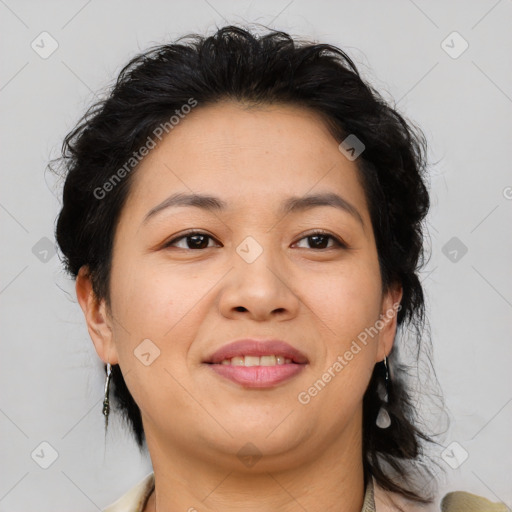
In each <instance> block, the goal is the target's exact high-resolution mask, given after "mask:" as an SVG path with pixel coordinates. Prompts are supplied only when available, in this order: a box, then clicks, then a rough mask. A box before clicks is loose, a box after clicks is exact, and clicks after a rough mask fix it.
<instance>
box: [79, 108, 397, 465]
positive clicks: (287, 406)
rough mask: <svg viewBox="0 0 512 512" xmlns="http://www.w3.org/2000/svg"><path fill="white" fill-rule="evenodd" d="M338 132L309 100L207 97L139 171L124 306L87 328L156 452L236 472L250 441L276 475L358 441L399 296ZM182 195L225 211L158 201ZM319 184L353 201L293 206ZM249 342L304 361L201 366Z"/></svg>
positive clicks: (118, 276)
mask: <svg viewBox="0 0 512 512" xmlns="http://www.w3.org/2000/svg"><path fill="white" fill-rule="evenodd" d="M339 142H341V141H336V140H335V139H334V138H333V137H332V136H331V135H330V133H329V132H328V131H327V128H326V127H325V125H324V124H323V122H322V120H321V119H320V118H319V117H317V115H316V114H314V113H312V112H310V111H308V110H305V109H301V108H299V107H292V106H267V107H265V108H253V109H251V110H247V109H244V108H243V107H241V106H240V105H238V104H235V103H228V102H226V103H221V104H217V105H214V106H206V107H201V106H198V107H197V108H196V109H195V110H194V111H193V112H192V113H190V114H189V115H188V116H187V117H186V118H185V119H184V120H182V121H181V122H180V124H179V125H177V126H175V127H174V129H173V130H172V131H171V132H170V134H169V135H168V136H167V137H166V138H164V139H163V140H162V142H161V143H160V145H159V146H157V147H156V148H155V149H153V150H151V151H150V153H149V154H148V156H147V157H146V158H145V159H144V160H143V161H142V162H141V164H140V166H139V168H138V169H137V170H136V171H134V172H135V174H134V176H133V178H134V180H133V182H132V188H131V191H130V194H129V196H128V199H127V202H126V203H125V205H124V207H123V210H122V213H121V217H120V219H119V224H118V227H117V230H116V234H115V240H114V246H113V260H112V274H111V303H112V316H110V315H109V313H108V312H107V311H106V309H105V307H104V303H102V304H101V307H100V309H99V310H98V315H96V316H95V317H94V318H96V319H98V318H104V322H103V323H102V322H101V321H98V323H96V324H94V325H93V323H94V322H95V321H96V320H94V319H93V317H92V316H91V317H89V318H88V324H89V330H90V332H91V336H92V338H93V340H94V343H95V346H96V349H97V352H98V354H99V355H100V357H102V359H103V360H104V361H109V362H111V363H113V364H114V363H118V364H120V366H121V369H122V372H123V375H124V376H125V380H126V383H127V386H128V388H129V390H130V392H131V393H132V395H133V397H134V399H135V401H136V402H137V404H138V405H139V407H140V409H141V413H142V418H143V423H144V429H145V433H146V437H147V439H148V446H149V447H150V450H151V448H152V447H157V446H158V450H161V451H162V450H169V451H172V452H173V453H178V452H180V453H183V454H186V455H187V456H188V457H190V456H192V457H195V458H196V459H203V460H210V461H211V460H215V461H216V463H217V464H218V465H222V464H225V465H226V466H228V465H232V464H233V461H235V462H237V459H236V458H237V457H238V456H237V454H239V451H240V450H241V449H242V452H241V453H244V451H243V450H246V451H247V450H249V451H251V450H253V451H254V452H255V454H258V453H261V454H264V455H265V456H266V457H264V458H263V459H262V461H261V462H258V464H260V465H261V467H262V468H264V467H265V464H266V462H265V461H271V463H272V466H269V467H272V468H273V469H276V467H279V465H280V464H282V466H283V467H285V466H286V465H290V464H292V463H297V464H299V463H303V462H304V460H306V459H307V458H314V457H315V456H316V455H317V454H319V453H321V452H322V451H323V450H325V449H327V448H330V447H333V446H334V445H336V444H337V443H342V442H344V443H345V446H346V443H347V440H351V441H352V442H353V443H354V446H359V445H358V442H360V437H359V436H360V431H361V421H362V398H363V394H364V392H365V390H366V388H367V385H368V382H369V379H370V377H371V374H372V371H373V368H374V365H375V364H376V363H377V362H378V361H381V360H382V359H383V358H384V356H385V355H386V354H387V353H389V351H390V350H391V346H392V342H393V338H394V334H395V329H396V321H395V317H396V314H395V313H396V310H395V309H393V305H394V304H396V303H398V302H399V301H400V298H401V290H399V289H398V290H396V291H394V292H392V293H393V294H391V292H390V293H388V294H385V295H383V294H382V289H381V278H380V272H379V265H378V258H377V250H376V246H375V240H374V234H373V231H372V226H371V222H370V217H369V212H368V205H367V204H366V200H365V195H364V192H363V188H362V187H361V184H360V182H359V180H358V171H357V168H356V162H354V161H350V160H349V159H347V158H346V157H345V156H344V154H343V153H342V152H341V151H340V150H339V149H338V144H339ZM178 193H180V194H186V195H188V194H198V195H208V196H214V197H215V198H217V200H218V201H220V202H222V204H224V206H223V207H222V208H220V207H213V206H212V205H213V203H212V202H211V201H210V202H209V203H206V204H207V205H210V206H211V208H201V207H198V206H191V205H183V204H182V205H174V206H168V207H165V208H164V207H163V208H159V205H162V204H163V203H164V202H165V201H166V200H167V199H168V198H169V197H171V196H173V195H175V194H178ZM323 194H336V195H338V196H339V197H341V198H342V199H343V200H344V201H345V202H346V203H347V204H350V205H351V207H346V208H342V207H339V205H338V206H336V205H333V204H334V203H332V204H331V205H326V204H321V205H318V204H317V205H315V204H314V201H311V202H310V203H309V206H308V204H307V203H306V204H304V203H303V204H302V206H303V207H297V208H295V209H288V210H286V209H285V205H286V204H289V201H290V200H291V199H292V198H293V199H296V200H298V201H299V203H298V204H299V205H300V204H301V203H300V201H303V200H304V199H305V198H306V197H308V196H312V195H323ZM332 197H334V196H332ZM104 200H108V196H107V198H106V199H104ZM155 208H157V210H158V211H155ZM350 209H351V210H352V211H349V210H350ZM152 211H153V213H152V214H150V212H152ZM148 214H149V215H148ZM319 230H321V231H324V232H327V233H328V235H329V236H328V235H325V234H318V231H319ZM188 231H193V232H199V233H200V234H199V235H197V234H196V236H195V237H194V236H192V237H190V235H189V238H186V237H185V235H186V234H187V232H188ZM315 233H316V235H317V237H315V236H314V234H315ZM180 237H184V238H180ZM308 237H310V238H308ZM336 239H339V241H340V242H341V243H344V244H346V247H343V246H342V245H338V243H337V242H336ZM172 240H175V241H174V242H173V243H169V242H172ZM80 279H81V278H80ZM81 286H82V285H81V284H80V283H78V282H77V290H78V289H80V287H81ZM81 304H82V301H81ZM379 318H380V319H381V320H382V319H383V320H384V322H382V321H381V322H377V321H378V320H379ZM376 324H377V330H378V332H377V333H376V334H375V331H376V329H375V326H376ZM372 327H373V330H372V331H369V330H370V328H372ZM365 329H366V331H365ZM365 332H366V337H365V335H364V334H363V333H365ZM369 332H371V333H373V335H372V334H368V333H369ZM243 338H255V339H259V340H269V339H278V340H283V341H285V342H286V343H288V344H289V345H291V346H292V347H294V348H295V349H297V350H299V351H300V352H302V353H303V354H304V355H305V357H306V358H307V361H308V362H307V364H304V365H302V366H301V367H300V371H298V372H297V373H296V374H295V375H294V376H292V377H290V378H288V379H286V380H284V381H281V382H278V383H272V382H270V383H269V382H267V383H265V382H263V383H262V385H261V387H254V386H255V384H254V383H253V384H252V385H251V384H250V383H249V384H244V383H240V382H235V381H232V380H230V379H228V378H226V377H224V376H222V375H220V374H219V373H217V372H216V371H214V369H213V368H212V366H213V365H211V364H207V363H206V362H205V361H207V360H208V357H209V356H210V355H211V354H212V353H213V352H215V351H216V350H218V349H220V348H221V347H222V346H223V345H225V344H227V343H230V342H232V341H235V340H239V339H243ZM363 339H364V341H363ZM336 363H337V364H336ZM251 372H252V373H255V372H256V370H255V369H252V370H249V373H251ZM326 375H327V376H326ZM329 377H330V378H329ZM251 378H252V377H249V379H251ZM319 381H321V382H320V383H319ZM315 385H316V387H315ZM315 391H316V392H315ZM247 443H252V445H247ZM212 457H214V458H213V459H212ZM240 460H241V459H240Z"/></svg>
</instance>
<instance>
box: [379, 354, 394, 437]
mask: <svg viewBox="0 0 512 512" xmlns="http://www.w3.org/2000/svg"><path fill="white" fill-rule="evenodd" d="M383 362H384V368H385V369H386V377H385V390H382V384H380V383H379V388H378V394H379V397H380V399H381V400H382V401H383V402H384V404H387V403H388V402H389V371H388V358H387V357H384V361H383ZM375 424H376V425H377V427H379V428H382V429H385V428H388V427H389V426H390V425H391V418H390V417H389V413H388V411H387V409H386V407H385V406H384V405H381V407H380V409H379V414H377V420H376V421H375Z"/></svg>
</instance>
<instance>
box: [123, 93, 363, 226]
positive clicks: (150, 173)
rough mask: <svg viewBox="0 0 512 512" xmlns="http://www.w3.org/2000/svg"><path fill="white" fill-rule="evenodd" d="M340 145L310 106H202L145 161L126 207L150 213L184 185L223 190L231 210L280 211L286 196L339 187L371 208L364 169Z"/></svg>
mask: <svg viewBox="0 0 512 512" xmlns="http://www.w3.org/2000/svg"><path fill="white" fill-rule="evenodd" d="M338 144H339V142H338V141H337V140H336V139H335V138H334V137H333V135H332V134H331V133H330V131H329V130H328V128H327V125H326V123H325V121H324V119H323V118H322V117H321V116H320V115H319V114H317V113H316V112H314V111H312V110H310V109H306V108H302V107H298V106H293V105H265V106H258V107H250V108H247V107H246V106H244V105H240V104H236V103H232V102H222V103H218V104H214V105H207V106H198V107H196V108H195V109H194V110H193V111H192V112H191V113H190V114H188V115H187V116H185V117H184V118H183V119H182V120H181V121H180V122H179V124H178V125H176V126H175V127H174V128H173V129H172V131H171V132H170V133H169V134H168V135H166V136H165V137H164V138H163V139H162V141H161V142H159V143H158V145H157V146H156V148H155V149H153V150H151V151H150V153H149V154H148V155H147V156H146V157H145V158H144V160H143V161H142V162H141V163H140V164H139V167H138V168H137V170H136V172H135V175H134V176H133V182H132V184H131V187H130V188H131V192H130V197H129V198H128V201H127V204H126V207H128V208H129V209H130V210H133V211H134V213H135V214H136V216H138V217H143V216H145V215H147V213H148V210H150V209H152V208H154V207H155V206H156V205H157V204H158V203H160V202H161V201H163V200H164V199H165V198H166V197H168V196H170V195H171V194H173V193H176V192H179V193H187V194H190V193H203V194H208V195H213V196H217V197H221V198H222V199H224V200H225V202H226V211H227V210H229V209H236V210H238V211H240V210H241V209H244V208H251V206H252V207H254V208H256V207H263V209H264V210H265V211H268V210H274V209H275V211H276V213H277V208H278V207H279V208H281V207H282V202H283V197H284V196H286V197H291V196H294V197H300V196H304V195H306V194H307V193H316V192H329V191H332V192H334V193H338V194H339V195H341V196H343V197H344V198H346V199H348V200H349V201H350V202H351V203H352V204H357V205H358V206H359V208H358V209H359V210H361V209H365V208H366V204H365V197H364V191H363V189H362V187H361V182H360V176H359V170H358V168H357V166H356V164H355V163H354V162H352V161H349V160H348V159H347V158H345V156H344V155H343V154H342V153H341V152H340V151H339V149H338ZM281 210H282V208H281Z"/></svg>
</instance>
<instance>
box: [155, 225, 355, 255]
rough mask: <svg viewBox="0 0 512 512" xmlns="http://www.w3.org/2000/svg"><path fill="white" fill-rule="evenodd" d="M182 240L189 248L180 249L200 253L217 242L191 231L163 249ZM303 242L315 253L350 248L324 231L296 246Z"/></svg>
mask: <svg viewBox="0 0 512 512" xmlns="http://www.w3.org/2000/svg"><path fill="white" fill-rule="evenodd" d="M187 239H190V240H192V239H193V240H194V241H193V242H192V244H191V247H190V246H188V245H189V244H188V243H187V242H186V240H187ZM319 239H320V240H322V239H323V240H326V239H327V240H332V241H333V245H331V246H330V247H318V245H323V244H322V243H320V244H318V240H319ZM181 240H185V245H187V247H178V249H183V250H191V251H200V250H204V249H209V248H211V247H212V246H209V240H215V241H216V239H215V238H214V237H213V236H211V235H209V234H208V233H205V232H203V231H189V232H187V233H184V234H181V235H180V236H178V237H175V238H173V239H171V240H169V241H167V242H165V244H164V246H163V248H164V249H165V248H172V247H174V246H175V244H176V243H178V242H180V241H181ZM302 240H308V241H312V240H314V242H313V245H317V247H306V249H311V250H314V251H325V250H330V249H336V248H338V249H347V248H348V246H347V244H346V243H345V242H344V241H343V240H341V239H340V238H338V237H337V236H335V235H333V234H332V233H330V232H328V231H323V230H316V231H313V232H311V233H308V234H306V235H304V236H303V237H302V238H300V239H298V240H297V242H294V245H296V244H297V243H298V242H301V241H302ZM205 241H206V245H205Z"/></svg>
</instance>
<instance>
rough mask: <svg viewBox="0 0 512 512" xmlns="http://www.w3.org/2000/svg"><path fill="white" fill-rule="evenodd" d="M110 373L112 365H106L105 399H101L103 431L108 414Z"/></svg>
mask: <svg viewBox="0 0 512 512" xmlns="http://www.w3.org/2000/svg"><path fill="white" fill-rule="evenodd" d="M111 373H112V365H111V364H110V363H107V379H106V381H105V398H104V399H103V414H104V415H105V431H106V430H107V426H108V414H109V412H110V405H109V401H108V390H109V387H110V375H111Z"/></svg>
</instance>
